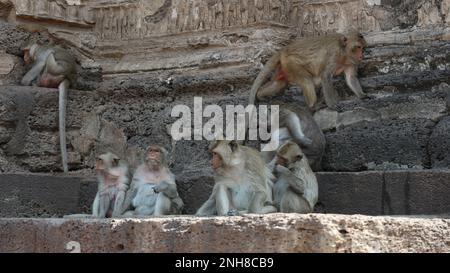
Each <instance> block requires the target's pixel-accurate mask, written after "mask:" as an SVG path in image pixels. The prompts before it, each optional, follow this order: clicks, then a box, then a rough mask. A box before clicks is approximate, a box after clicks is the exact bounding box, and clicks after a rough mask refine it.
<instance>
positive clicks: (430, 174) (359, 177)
mask: <svg viewBox="0 0 450 273" xmlns="http://www.w3.org/2000/svg"><path fill="white" fill-rule="evenodd" d="M177 177H178V178H177V184H178V190H179V193H180V196H181V198H182V199H183V201H184V202H185V205H186V207H185V210H184V213H185V214H193V213H195V211H196V209H198V208H199V207H200V206H201V205H202V203H203V202H204V201H205V200H206V199H207V198H208V196H209V194H210V192H211V189H212V186H213V183H214V182H213V179H212V177H211V175H210V174H207V173H198V172H194V173H191V174H179V175H178V176H177ZM317 177H318V181H319V202H318V204H317V206H316V212H320V213H335V214H336V213H337V214H365V215H417V214H422V215H436V214H445V213H449V212H450V199H449V198H448V196H450V171H448V170H427V171H386V172H382V171H371V172H361V173H318V174H317ZM96 190H97V183H96V182H95V179H94V178H84V177H77V176H62V175H60V176H55V175H34V174H0V217H62V216H63V215H67V214H79V213H90V207H91V204H92V201H93V199H94V196H95V193H96Z"/></svg>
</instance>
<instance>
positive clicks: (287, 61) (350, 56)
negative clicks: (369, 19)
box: [249, 31, 367, 108]
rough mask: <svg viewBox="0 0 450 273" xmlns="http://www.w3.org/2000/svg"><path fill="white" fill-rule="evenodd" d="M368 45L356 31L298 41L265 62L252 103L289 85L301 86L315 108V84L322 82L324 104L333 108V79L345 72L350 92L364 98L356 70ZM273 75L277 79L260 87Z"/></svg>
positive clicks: (309, 102)
mask: <svg viewBox="0 0 450 273" xmlns="http://www.w3.org/2000/svg"><path fill="white" fill-rule="evenodd" d="M366 46H367V43H366V41H365V39H364V37H363V36H362V35H361V33H359V32H356V31H355V32H351V33H349V34H347V35H343V34H331V35H326V36H320V37H314V38H301V39H297V40H295V41H294V42H293V43H291V44H289V45H288V46H286V47H284V48H283V49H281V50H280V51H279V52H278V53H277V54H275V55H274V56H273V57H271V58H270V59H269V61H268V62H267V63H266V65H265V66H264V68H263V69H262V71H261V72H260V73H259V75H258V77H257V78H256V80H255V81H254V83H253V86H252V89H251V91H250V98H249V104H254V103H255V101H256V98H258V99H260V98H262V97H265V96H274V95H278V94H281V93H282V92H283V90H284V89H285V88H286V87H288V85H289V84H295V85H298V86H300V87H301V89H302V91H303V96H304V97H305V101H306V103H307V105H308V106H309V107H310V108H313V107H314V106H315V104H316V102H317V95H316V91H315V85H318V84H320V83H321V84H322V93H323V96H324V99H325V103H326V104H327V106H328V107H329V108H334V107H335V105H336V103H337V101H338V94H337V92H336V90H335V89H334V87H333V84H332V77H333V76H335V75H336V76H337V75H340V74H342V73H343V72H344V73H345V79H346V82H347V85H348V86H349V87H350V89H351V90H352V91H353V92H354V93H355V94H356V96H358V98H363V97H365V96H366V94H365V93H364V92H363V91H362V88H361V85H360V83H359V80H358V78H357V68H358V65H359V64H360V63H361V61H362V60H363V50H364V47H366ZM273 72H275V76H274V78H273V79H272V80H270V82H268V83H267V84H265V85H264V86H263V87H261V86H262V85H263V84H264V82H265V81H266V80H267V79H268V78H269V76H270V75H271V74H272V73H273Z"/></svg>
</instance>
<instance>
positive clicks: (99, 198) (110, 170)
mask: <svg viewBox="0 0 450 273" xmlns="http://www.w3.org/2000/svg"><path fill="white" fill-rule="evenodd" d="M95 169H96V171H97V180H98V191H97V195H96V196H95V199H94V203H93V205H92V216H93V217H99V218H105V217H107V218H109V217H118V216H120V215H121V210H122V206H123V202H124V199H125V193H126V191H127V189H128V182H129V179H128V166H127V165H126V164H125V163H124V162H122V161H121V160H120V158H119V157H118V156H117V155H115V154H113V153H110V152H108V153H106V154H102V155H100V156H99V157H98V158H97V162H96V164H95Z"/></svg>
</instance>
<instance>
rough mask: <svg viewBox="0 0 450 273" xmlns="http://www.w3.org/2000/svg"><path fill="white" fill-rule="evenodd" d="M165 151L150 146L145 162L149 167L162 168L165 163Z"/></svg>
mask: <svg viewBox="0 0 450 273" xmlns="http://www.w3.org/2000/svg"><path fill="white" fill-rule="evenodd" d="M165 154H166V153H165V151H164V150H163V148H162V147H159V146H150V147H149V148H148V150H147V156H146V158H145V162H146V163H147V165H148V166H149V167H154V166H160V165H162V164H163V163H164V161H165Z"/></svg>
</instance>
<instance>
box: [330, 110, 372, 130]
mask: <svg viewBox="0 0 450 273" xmlns="http://www.w3.org/2000/svg"><path fill="white" fill-rule="evenodd" d="M378 119H380V114H379V112H378V111H373V110H368V109H364V108H355V109H354V110H351V111H347V112H343V113H339V115H338V119H337V124H336V127H341V126H348V125H351V124H354V123H358V122H361V121H374V120H378Z"/></svg>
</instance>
